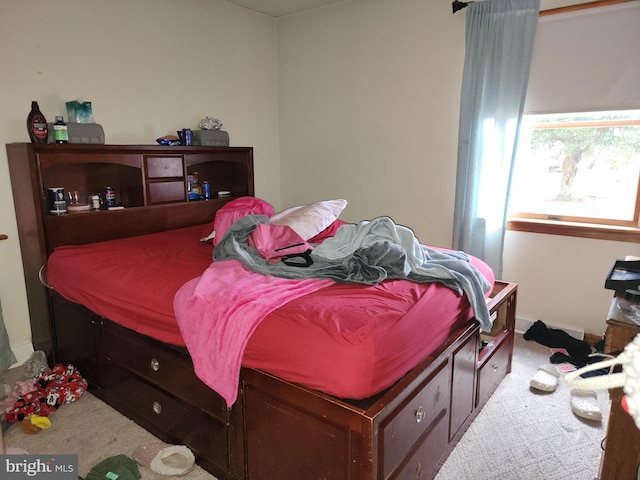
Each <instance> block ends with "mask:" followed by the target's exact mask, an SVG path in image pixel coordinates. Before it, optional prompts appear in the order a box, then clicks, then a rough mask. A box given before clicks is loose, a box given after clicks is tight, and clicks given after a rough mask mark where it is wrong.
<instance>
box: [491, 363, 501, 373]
mask: <svg viewBox="0 0 640 480" xmlns="http://www.w3.org/2000/svg"><path fill="white" fill-rule="evenodd" d="M491 368H493V371H494V372H497V371H498V368H500V367H499V366H498V362H494V363H493V365H491Z"/></svg>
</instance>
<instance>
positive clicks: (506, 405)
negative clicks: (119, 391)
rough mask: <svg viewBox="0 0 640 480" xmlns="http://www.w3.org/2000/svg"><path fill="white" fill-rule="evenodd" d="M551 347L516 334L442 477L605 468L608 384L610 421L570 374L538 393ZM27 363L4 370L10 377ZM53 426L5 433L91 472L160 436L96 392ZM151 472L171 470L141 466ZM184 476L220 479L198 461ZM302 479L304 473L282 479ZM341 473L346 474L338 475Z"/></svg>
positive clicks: (557, 477)
mask: <svg viewBox="0 0 640 480" xmlns="http://www.w3.org/2000/svg"><path fill="white" fill-rule="evenodd" d="M549 356H550V353H549V349H548V348H547V347H544V346H542V345H539V344H537V343H535V342H527V341H525V340H524V339H523V338H522V336H521V335H516V346H515V355H514V362H513V372H512V373H511V374H510V375H508V376H507V378H506V379H505V380H504V381H503V382H502V384H501V385H500V387H499V388H498V391H497V392H496V393H495V394H494V395H493V396H492V397H491V399H490V400H489V402H488V403H487V405H486V406H485V408H484V409H483V411H482V412H481V413H480V414H479V415H478V417H477V419H476V421H475V422H474V423H473V424H472V425H471V427H470V428H469V430H468V431H467V433H466V434H465V435H464V437H463V438H462V440H461V441H460V443H459V444H458V446H457V447H456V449H455V450H454V451H453V452H452V454H451V455H450V457H449V458H448V460H447V461H446V463H445V464H444V465H443V467H442V469H441V470H440V472H439V473H438V475H437V477H436V480H495V479H500V480H520V479H525V478H526V479H527V480H593V479H594V478H595V477H596V475H597V471H598V467H599V463H600V455H601V447H600V444H601V442H602V440H603V438H604V436H605V431H606V420H607V415H608V410H609V399H608V394H607V392H598V403H599V405H600V408H601V409H602V410H603V412H604V413H605V418H604V420H603V421H602V422H597V423H589V422H586V421H584V420H581V419H579V418H578V417H576V416H575V415H574V414H573V413H572V412H571V404H570V395H569V391H570V388H569V387H568V386H566V385H565V384H563V383H562V382H561V383H560V385H559V386H558V389H557V390H556V391H555V392H554V393H551V394H544V395H543V394H535V393H533V392H532V391H530V389H529V380H530V379H531V376H533V374H534V373H535V371H536V368H537V366H538V365H541V364H543V363H548V359H549ZM19 369H20V367H19V368H18V369H14V370H12V371H9V372H7V373H5V374H4V375H3V376H2V377H0V383H10V382H12V381H13V380H14V379H15V378H16V375H17V378H19V374H20V372H19ZM50 420H51V422H52V424H53V426H52V427H51V428H50V429H48V430H42V431H41V432H40V433H38V434H36V435H27V434H25V433H23V432H22V431H21V430H20V427H19V426H18V425H14V426H12V427H10V428H9V430H8V431H7V432H6V433H5V444H6V446H7V447H18V448H23V449H25V450H27V451H28V452H29V453H31V454H53V453H56V454H78V456H79V465H78V467H79V472H78V473H79V474H80V475H82V476H84V475H86V474H87V472H88V471H89V470H90V469H91V467H92V466H94V465H96V464H97V463H99V462H100V461H102V460H104V459H105V458H107V457H110V456H113V455H117V454H125V455H128V456H131V454H132V452H133V450H134V449H135V448H136V447H138V446H140V445H144V444H148V443H151V442H154V441H157V439H156V438H155V437H153V436H152V435H151V434H150V433H148V432H147V431H145V430H143V429H142V428H140V427H138V426H137V425H136V424H135V423H133V422H132V421H131V420H129V419H127V418H125V417H123V416H122V415H120V414H119V413H117V412H115V411H114V410H113V409H111V408H109V407H108V406H107V405H105V404H104V403H103V402H102V401H100V400H98V399H97V398H96V397H94V396H93V395H91V394H85V395H84V396H83V397H82V398H81V399H80V401H78V402H76V403H73V404H67V405H63V406H62V407H61V408H60V409H59V410H58V411H56V412H55V413H54V414H53V415H51V417H50ZM140 473H141V474H142V478H143V480H160V479H164V478H167V477H163V476H162V475H158V474H155V473H154V472H152V471H151V470H149V469H147V468H144V467H141V468H140ZM182 478H183V479H184V480H215V477H213V476H212V475H210V474H208V473H207V472H206V471H204V470H203V469H201V468H200V467H197V466H196V468H195V469H194V470H193V471H192V472H191V473H189V474H188V475H186V476H184V477H182ZM274 480H298V479H274ZM335 480H341V479H335Z"/></svg>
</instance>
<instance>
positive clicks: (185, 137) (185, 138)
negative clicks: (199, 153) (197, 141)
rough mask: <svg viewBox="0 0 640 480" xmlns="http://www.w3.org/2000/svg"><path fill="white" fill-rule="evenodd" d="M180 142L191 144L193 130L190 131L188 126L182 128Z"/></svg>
mask: <svg viewBox="0 0 640 480" xmlns="http://www.w3.org/2000/svg"><path fill="white" fill-rule="evenodd" d="M182 142H183V143H182V144H183V145H187V146H190V145H193V132H191V129H190V128H183V129H182Z"/></svg>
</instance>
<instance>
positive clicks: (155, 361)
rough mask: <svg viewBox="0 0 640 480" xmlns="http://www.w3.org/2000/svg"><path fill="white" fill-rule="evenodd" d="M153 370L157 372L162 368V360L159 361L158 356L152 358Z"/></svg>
mask: <svg viewBox="0 0 640 480" xmlns="http://www.w3.org/2000/svg"><path fill="white" fill-rule="evenodd" d="M151 370H153V371H154V372H157V371H158V370H160V362H159V361H158V359H157V358H152V359H151Z"/></svg>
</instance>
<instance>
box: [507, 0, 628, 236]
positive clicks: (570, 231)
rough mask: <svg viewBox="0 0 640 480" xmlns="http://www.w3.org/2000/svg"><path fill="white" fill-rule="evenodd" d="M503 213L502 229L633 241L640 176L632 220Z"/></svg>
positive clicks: (610, 0) (601, 1)
mask: <svg viewBox="0 0 640 480" xmlns="http://www.w3.org/2000/svg"><path fill="white" fill-rule="evenodd" d="M628 1H630V0H596V1H594V2H587V3H581V4H576V5H569V6H565V7H559V8H554V9H548V10H544V11H541V12H540V16H545V15H554V14H557V13H565V12H569V11H576V10H582V9H587V8H597V7H601V6H605V5H612V4H616V3H626V2H628ZM639 177H640V176H639ZM507 215H508V216H507V223H506V229H507V230H510V231H517V232H529V233H540V234H547V235H562V236H571V237H582V238H590V239H598V240H611V241H619V242H633V243H637V242H640V226H639V225H640V178H639V179H638V193H637V195H636V205H635V212H634V222H628V221H616V220H610V221H606V223H604V222H603V221H602V219H597V220H598V221H597V222H589V221H585V220H587V219H582V218H577V217H569V216H563V217H555V218H553V217H554V216H553V215H543V214H538V215H535V214H527V216H524V215H521V214H519V213H517V212H513V213H511V212H508V213H507Z"/></svg>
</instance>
